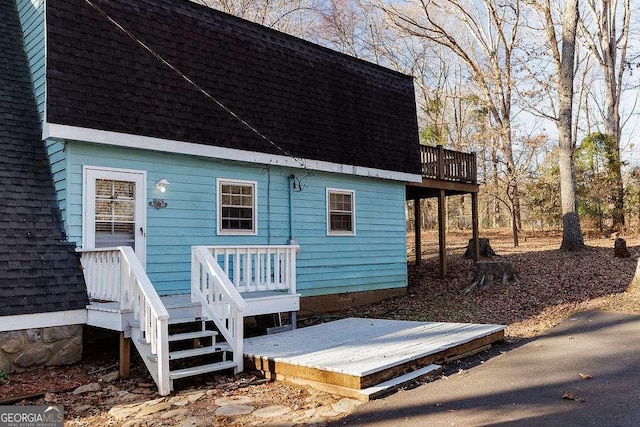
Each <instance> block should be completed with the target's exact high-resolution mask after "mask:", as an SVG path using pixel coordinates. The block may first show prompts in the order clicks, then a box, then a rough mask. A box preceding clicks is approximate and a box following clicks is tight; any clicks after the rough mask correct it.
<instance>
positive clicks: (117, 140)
mask: <svg viewBox="0 0 640 427" xmlns="http://www.w3.org/2000/svg"><path fill="white" fill-rule="evenodd" d="M42 139H57V140H69V141H83V142H93V143H96V144H105V145H114V146H118V147H127V148H139V149H142V150H153V151H162V152H165V153H178V154H188V155H193V156H201V157H209V158H213V159H223V160H235V161H241V162H248V163H259V164H263V165H277V166H283V167H290V168H298V169H301V168H305V167H306V168H307V169H311V170H317V171H322V172H333V173H342V174H347V175H356V176H366V177H370V178H380V179H389V180H393V181H403V182H422V176H421V175H419V174H412V173H406V172H397V171H388V170H384V169H375V168H367V167H361V166H353V165H345V164H340V163H332V162H325V161H320V160H311V159H295V158H293V157H290V156H286V155H276V154H267V153H258V152H255V151H246V150H238V149H235V148H226V147H216V146H210V145H203V144H195V143H192V142H184V141H175V140H170V139H163V138H154V137H150V136H141V135H131V134H127V133H121V132H111V131H105V130H98V129H90V128H83V127H78V126H68V125H60V124H55V123H45V124H44V127H43V130H42ZM303 165H304V166H303Z"/></svg>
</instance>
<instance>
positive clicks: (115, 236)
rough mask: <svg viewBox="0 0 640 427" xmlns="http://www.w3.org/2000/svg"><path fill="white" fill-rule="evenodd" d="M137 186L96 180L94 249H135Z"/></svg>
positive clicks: (127, 182) (132, 183)
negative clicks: (121, 247) (124, 247)
mask: <svg viewBox="0 0 640 427" xmlns="http://www.w3.org/2000/svg"><path fill="white" fill-rule="evenodd" d="M135 194H136V184H135V182H129V181H113V180H109V179H96V200H95V206H96V214H95V239H96V242H95V246H96V248H105V247H113V246H131V247H132V248H133V249H134V250H135V229H134V228H135V208H136V200H135Z"/></svg>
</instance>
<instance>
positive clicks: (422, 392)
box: [340, 311, 640, 426]
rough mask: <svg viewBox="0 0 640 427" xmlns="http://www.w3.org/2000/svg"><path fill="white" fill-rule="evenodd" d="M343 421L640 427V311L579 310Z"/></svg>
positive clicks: (368, 423) (367, 407) (360, 410)
mask: <svg viewBox="0 0 640 427" xmlns="http://www.w3.org/2000/svg"><path fill="white" fill-rule="evenodd" d="M563 396H565V398H563ZM340 424H343V425H376V426H408V425H411V426H445V425H446V426H448V425H454V426H481V425H494V426H495V425H524V426H541V425H544V426H640V316H638V315H626V314H620V313H612V312H600V311H590V312H584V313H579V314H576V315H574V316H573V317H571V318H570V319H568V320H566V321H564V322H563V323H562V324H560V325H559V326H557V327H556V328H554V329H552V330H551V331H549V332H548V333H547V334H546V335H543V336H541V337H539V338H537V339H535V340H532V341H530V342H528V343H526V344H524V345H522V346H520V347H518V348H516V349H514V350H511V351H508V352H506V353H504V354H501V355H499V356H496V357H494V358H492V359H490V360H488V361H486V362H485V363H483V364H480V365H478V366H475V367H473V368H471V369H469V370H467V371H463V372H461V373H456V374H453V375H450V376H448V377H447V378H446V379H445V378H443V379H439V380H437V381H435V382H432V383H429V384H425V385H423V386H420V387H417V388H415V389H413V390H406V391H400V392H398V393H396V394H394V395H391V396H388V397H386V398H383V399H379V400H375V401H372V402H369V403H366V404H364V405H362V406H360V407H359V408H358V409H357V410H356V411H355V412H354V413H352V414H351V415H350V416H349V417H347V418H346V419H344V420H342V421H341V422H340Z"/></svg>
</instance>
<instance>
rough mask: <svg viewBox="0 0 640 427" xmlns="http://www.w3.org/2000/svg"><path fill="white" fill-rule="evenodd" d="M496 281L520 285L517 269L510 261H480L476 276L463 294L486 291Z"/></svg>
mask: <svg viewBox="0 0 640 427" xmlns="http://www.w3.org/2000/svg"><path fill="white" fill-rule="evenodd" d="M496 281H499V282H500V283H502V284H503V285H505V284H507V283H518V276H517V274H516V269H515V268H514V267H513V265H512V264H511V263H510V262H508V261H480V262H478V263H477V264H476V274H475V276H473V279H472V280H471V283H470V284H469V286H467V287H466V288H464V291H463V292H464V293H465V294H468V293H469V292H471V291H473V290H474V289H486V288H488V287H489V286H491V285H492V284H493V283H494V282H496Z"/></svg>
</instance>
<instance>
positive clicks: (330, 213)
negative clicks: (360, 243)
mask: <svg viewBox="0 0 640 427" xmlns="http://www.w3.org/2000/svg"><path fill="white" fill-rule="evenodd" d="M355 206H356V198H355V192H354V191H353V190H339V189H335V188H327V234H328V235H331V236H333V235H336V236H353V235H355V234H356V208H355Z"/></svg>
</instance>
